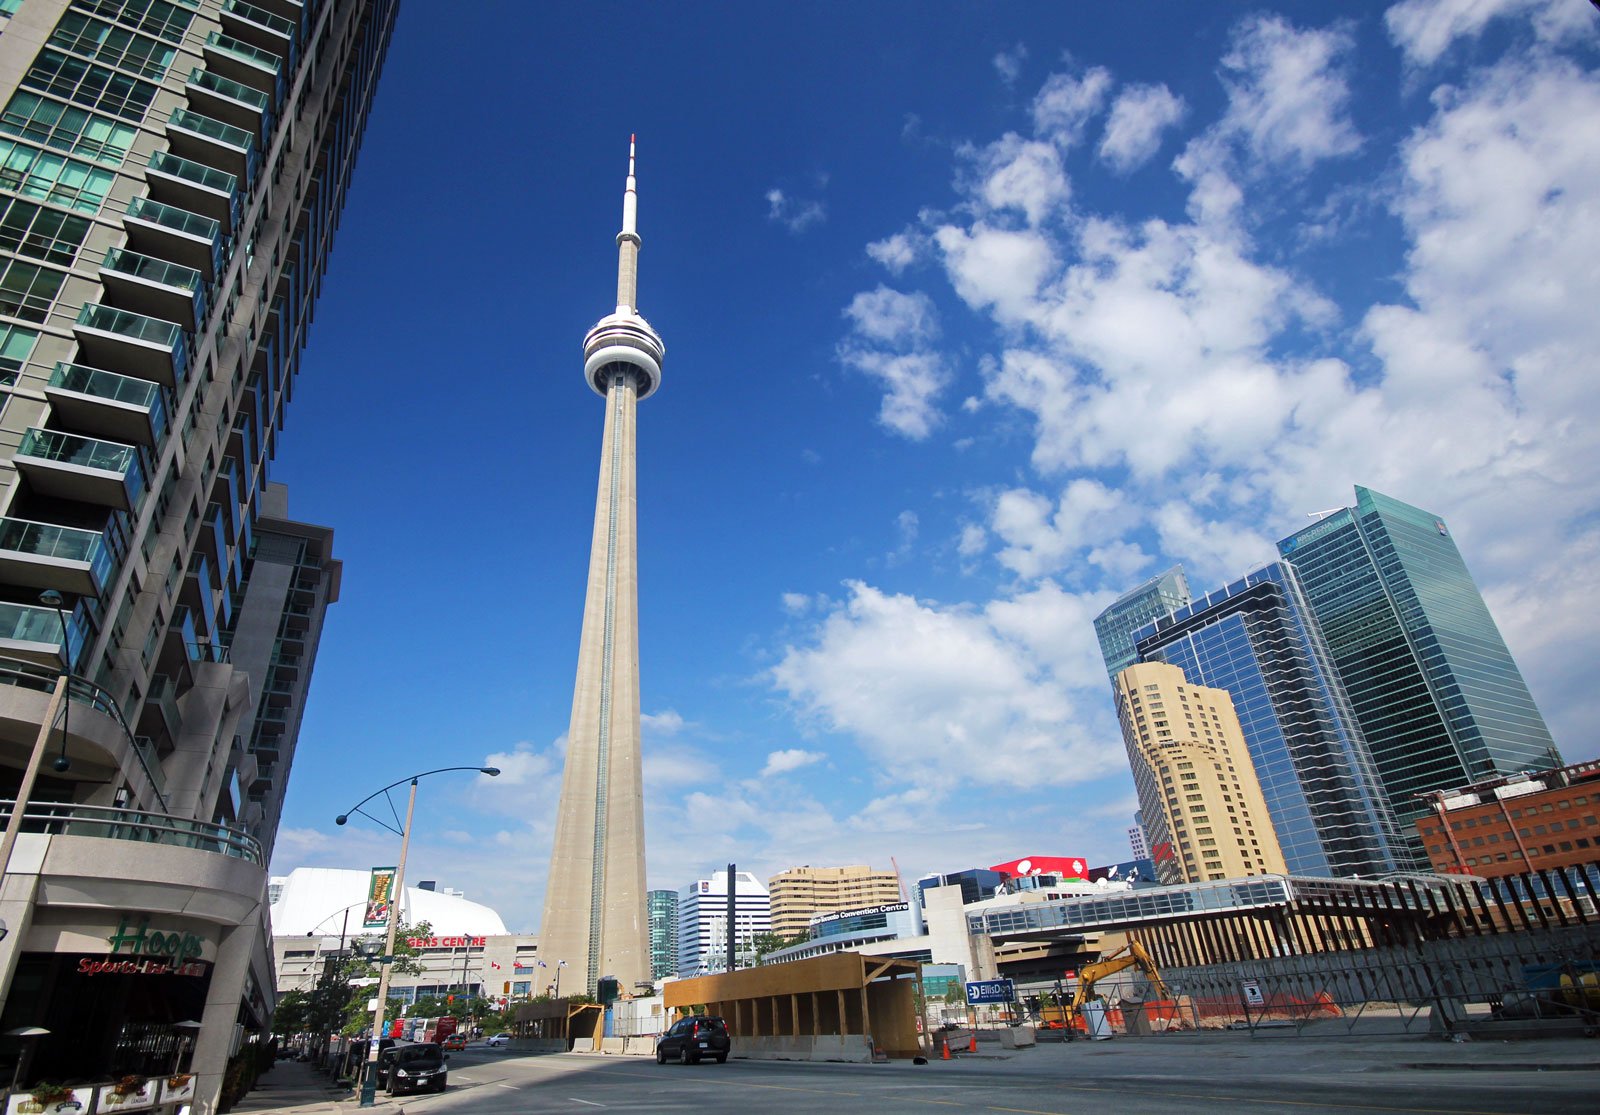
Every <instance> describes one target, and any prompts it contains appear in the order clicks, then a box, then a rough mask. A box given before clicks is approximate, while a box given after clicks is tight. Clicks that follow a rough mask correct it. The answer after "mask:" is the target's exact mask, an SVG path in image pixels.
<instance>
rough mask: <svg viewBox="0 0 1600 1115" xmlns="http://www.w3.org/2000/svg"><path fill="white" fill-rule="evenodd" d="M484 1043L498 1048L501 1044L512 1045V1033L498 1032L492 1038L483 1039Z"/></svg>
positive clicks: (492, 1047)
mask: <svg viewBox="0 0 1600 1115" xmlns="http://www.w3.org/2000/svg"><path fill="white" fill-rule="evenodd" d="M483 1044H484V1045H487V1046H488V1047H489V1048H491V1049H495V1048H498V1047H499V1046H502V1045H510V1044H511V1035H510V1034H496V1035H494V1037H492V1038H485V1039H484V1041H483Z"/></svg>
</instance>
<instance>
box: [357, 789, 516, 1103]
mask: <svg viewBox="0 0 1600 1115" xmlns="http://www.w3.org/2000/svg"><path fill="white" fill-rule="evenodd" d="M452 770H475V771H477V772H478V773H479V774H487V775H488V776H489V777H490V778H494V777H496V776H497V775H499V773H500V768H499V767H440V768H438V769H437V770H425V771H423V772H422V773H421V774H413V775H412V776H411V777H410V778H402V779H400V780H399V781H397V782H391V783H389V784H388V785H387V786H385V787H384V788H383V789H381V790H374V791H373V792H372V793H370V794H368V795H367V796H366V797H364V798H362V799H361V800H360V801H358V802H356V804H355V806H354V807H353V808H351V809H349V810H347V811H345V812H344V813H341V814H339V815H338V816H337V817H335V818H334V819H333V822H334V824H336V825H342V824H344V823H345V822H346V821H348V820H349V819H350V814H351V813H360V814H361V815H362V816H363V817H365V818H367V820H369V821H372V822H373V823H375V824H377V825H379V826H380V827H382V828H385V829H388V830H389V831H390V832H392V833H395V834H396V835H397V836H399V837H400V860H399V862H398V863H397V864H396V866H395V869H394V897H393V899H391V900H390V902H389V928H388V932H387V934H386V935H385V938H384V944H383V955H382V956H380V957H378V997H377V999H376V1001H375V1003H376V1005H375V1006H374V1007H373V1009H372V1040H371V1041H369V1042H368V1043H367V1071H366V1074H365V1075H364V1076H363V1077H362V1080H361V1103H360V1106H362V1107H371V1106H372V1105H373V1104H374V1103H375V1102H377V1095H378V1072H377V1069H378V1042H379V1040H380V1038H381V1037H382V1035H383V1008H384V1007H385V1006H386V1005H388V1004H387V1000H388V998H389V966H390V965H391V964H393V963H394V935H395V930H396V929H398V928H399V925H400V903H401V902H403V901H404V900H405V896H406V891H405V885H406V853H407V852H408V851H409V850H410V848H411V817H412V815H413V814H414V813H415V812H416V808H417V782H418V781H420V780H421V779H424V778H426V777H428V776H429V775H430V774H444V773H445V772H446V771H452ZM404 782H410V783H411V796H410V799H409V800H408V801H407V802H406V820H405V824H404V826H402V827H401V828H398V829H397V828H395V827H394V826H393V825H391V824H389V822H388V821H385V820H384V819H383V818H381V817H374V816H373V815H372V814H371V813H366V812H363V811H362V809H361V807H362V806H363V805H365V804H367V802H369V801H371V800H372V799H373V798H375V797H377V796H378V795H379V794H382V795H384V800H385V801H387V802H388V803H389V812H390V813H394V814H395V819H396V820H398V819H399V814H398V813H396V812H395V808H394V800H393V799H392V798H390V797H389V791H390V790H392V789H394V788H395V787H396V786H399V785H400V784H401V783H404Z"/></svg>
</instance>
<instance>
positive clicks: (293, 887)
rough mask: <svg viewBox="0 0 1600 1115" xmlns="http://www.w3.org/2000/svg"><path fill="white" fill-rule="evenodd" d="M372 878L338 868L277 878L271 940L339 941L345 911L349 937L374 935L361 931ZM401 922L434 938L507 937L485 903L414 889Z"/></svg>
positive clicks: (296, 871) (409, 890) (298, 870)
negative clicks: (422, 927)
mask: <svg viewBox="0 0 1600 1115" xmlns="http://www.w3.org/2000/svg"><path fill="white" fill-rule="evenodd" d="M370 878H371V873H370V872H367V871H350V870H346V869H344V868H338V867H297V868H295V869H294V870H293V871H291V872H290V873H289V874H287V875H275V876H273V878H272V888H273V892H274V893H275V894H276V898H275V900H274V901H273V903H272V932H273V934H274V935H275V936H278V937H303V936H309V935H310V934H313V933H315V934H318V935H320V936H324V937H337V936H339V932H340V930H341V929H342V928H344V927H345V925H346V924H347V923H346V921H345V915H346V911H348V913H349V921H348V930H347V932H348V933H349V935H350V936H352V937H356V936H360V935H361V934H362V933H364V932H365V933H370V932H372V931H371V930H363V929H362V927H361V918H362V915H363V913H364V912H365V911H364V908H365V906H366V902H367V883H368V880H369V879H370ZM400 920H401V924H403V925H416V924H417V923H418V922H424V921H425V922H427V923H428V924H429V926H431V927H432V929H433V934H434V936H436V937H444V936H450V937H457V936H474V937H502V936H505V935H506V923H505V922H503V921H501V920H500V915H499V914H497V913H495V912H494V911H493V910H491V909H489V907H487V906H485V905H483V904H482V903H480V902H469V901H468V900H467V899H465V898H461V897H460V896H458V895H453V894H445V893H444V892H442V891H432V890H419V889H418V888H416V887H412V886H408V887H406V895H405V901H404V903H402V905H401V908H400Z"/></svg>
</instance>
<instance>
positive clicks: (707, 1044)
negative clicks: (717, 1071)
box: [656, 1014, 733, 1065]
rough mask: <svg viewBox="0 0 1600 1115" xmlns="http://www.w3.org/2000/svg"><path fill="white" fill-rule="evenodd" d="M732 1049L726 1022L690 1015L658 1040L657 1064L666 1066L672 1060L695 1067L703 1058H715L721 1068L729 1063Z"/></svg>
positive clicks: (699, 1015) (713, 1017)
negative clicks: (723, 1064) (729, 1054)
mask: <svg viewBox="0 0 1600 1115" xmlns="http://www.w3.org/2000/svg"><path fill="white" fill-rule="evenodd" d="M732 1047H733V1042H732V1040H731V1039H730V1038H729V1037H728V1024H727V1023H726V1022H724V1021H723V1020H722V1019H720V1018H717V1017H715V1016H711V1015H704V1014H698V1015H690V1016H689V1017H688V1018H680V1019H678V1021H676V1022H674V1023H673V1024H672V1028H671V1029H670V1030H668V1031H667V1032H666V1033H664V1034H662V1035H661V1037H660V1038H659V1039H657V1041H656V1064H658V1065H664V1064H666V1063H667V1062H668V1061H669V1060H672V1061H678V1062H680V1063H681V1064H685V1065H694V1064H699V1062H700V1059H701V1058H702V1057H715V1058H716V1059H717V1064H719V1065H720V1064H722V1063H723V1062H724V1061H726V1060H727V1059H728V1052H729V1050H730V1049H732Z"/></svg>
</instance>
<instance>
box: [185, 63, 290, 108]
mask: <svg viewBox="0 0 1600 1115" xmlns="http://www.w3.org/2000/svg"><path fill="white" fill-rule="evenodd" d="M189 84H190V85H193V86H195V87H196V88H199V89H205V90H207V91H209V92H212V93H215V94H217V95H218V96H219V97H227V98H229V99H230V100H235V101H239V102H241V103H243V104H247V105H249V106H250V107H251V108H253V109H255V110H256V111H257V112H270V111H271V110H272V98H271V97H269V96H268V95H267V94H265V93H263V92H262V91H261V90H259V89H257V88H256V87H255V86H253V85H245V84H244V83H243V82H238V81H234V80H233V79H232V78H231V77H223V76H222V75H221V74H214V73H212V72H211V71H210V70H202V69H200V68H199V67H198V66H196V67H195V68H194V70H193V71H192V72H191V73H190V74H189Z"/></svg>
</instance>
